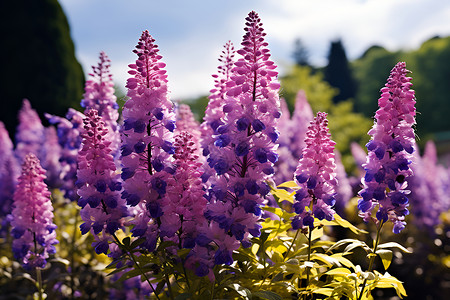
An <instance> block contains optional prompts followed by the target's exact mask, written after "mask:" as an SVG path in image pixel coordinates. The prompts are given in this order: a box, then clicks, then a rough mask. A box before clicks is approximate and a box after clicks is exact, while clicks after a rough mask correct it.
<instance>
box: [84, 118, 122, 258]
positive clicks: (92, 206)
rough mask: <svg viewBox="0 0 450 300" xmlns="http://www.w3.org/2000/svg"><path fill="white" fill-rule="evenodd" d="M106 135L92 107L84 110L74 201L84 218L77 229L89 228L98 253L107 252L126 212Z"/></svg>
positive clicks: (100, 119) (106, 131) (87, 229)
mask: <svg viewBox="0 0 450 300" xmlns="http://www.w3.org/2000/svg"><path fill="white" fill-rule="evenodd" d="M107 135H108V129H107V127H106V125H105V122H104V121H103V120H102V117H100V116H99V115H98V113H97V111H96V110H95V109H90V110H88V111H87V112H86V118H85V119H84V131H83V133H82V135H81V136H82V138H83V143H82V148H81V150H80V152H79V154H78V172H77V177H78V187H79V188H78V195H79V196H80V199H79V200H78V205H80V206H81V208H82V209H81V212H80V215H81V218H82V219H83V221H84V223H83V224H81V226H80V229H81V233H82V234H86V233H87V232H89V231H92V232H93V234H94V236H95V238H96V242H95V252H96V253H98V254H100V253H104V254H107V252H108V249H109V243H110V242H111V241H113V240H112V235H114V234H115V232H116V231H117V230H118V229H119V228H122V227H123V222H124V217H126V216H127V215H128V211H127V207H126V205H125V200H123V199H122V198H121V197H120V191H121V190H122V184H121V180H120V176H119V174H117V173H116V166H115V164H114V158H113V156H112V153H111V152H112V150H111V148H110V145H111V142H110V141H107V140H106V137H107Z"/></svg>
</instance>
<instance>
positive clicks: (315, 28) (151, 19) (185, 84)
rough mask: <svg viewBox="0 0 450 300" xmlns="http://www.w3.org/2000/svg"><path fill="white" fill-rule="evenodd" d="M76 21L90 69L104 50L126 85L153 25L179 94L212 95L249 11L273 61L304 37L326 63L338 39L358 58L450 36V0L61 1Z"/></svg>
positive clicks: (285, 58)
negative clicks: (377, 49) (224, 52)
mask: <svg viewBox="0 0 450 300" xmlns="http://www.w3.org/2000/svg"><path fill="white" fill-rule="evenodd" d="M60 1H61V3H62V5H63V7H64V8H65V11H66V14H67V15H68V17H69V21H70V23H71V28H72V33H73V38H74V40H75V43H76V49H77V55H78V57H79V59H80V60H81V63H82V64H83V66H84V69H85V71H86V72H88V71H90V67H89V66H90V65H92V64H96V63H97V57H98V52H99V51H101V50H104V51H105V52H106V53H107V54H108V55H109V56H110V58H111V60H112V71H113V72H114V77H115V78H116V80H117V82H118V83H119V85H122V86H123V85H124V84H125V81H126V78H127V77H128V75H127V71H128V67H127V65H128V64H129V63H132V62H133V61H134V60H135V57H134V55H133V54H132V52H131V51H132V50H133V48H134V45H135V44H136V43H137V40H138V38H139V34H140V32H141V31H142V30H143V29H149V30H150V32H151V34H152V35H153V36H154V37H155V38H156V41H157V43H158V45H159V46H160V49H161V54H162V55H163V57H164V61H165V62H166V63H167V70H168V75H169V80H170V81H169V87H170V89H171V90H172V97H173V98H175V99H176V98H184V97H195V96H198V95H201V94H207V92H208V90H209V89H211V87H212V84H213V81H212V79H211V77H210V76H211V74H212V73H215V72H216V67H217V63H218V62H217V58H218V55H219V54H220V51H221V47H222V45H223V44H224V43H225V42H226V41H227V40H230V39H231V40H232V41H233V42H234V43H235V45H236V47H237V48H239V43H240V40H241V37H242V35H243V32H244V31H243V26H244V23H245V20H244V18H245V16H246V14H247V13H248V12H249V11H250V10H252V9H254V10H255V11H257V12H258V13H259V14H260V16H261V18H262V22H263V23H264V29H265V31H266V32H267V40H268V41H269V47H270V48H271V50H272V54H273V56H272V58H273V59H274V60H275V61H276V63H278V64H280V65H281V66H284V65H286V64H288V63H290V62H291V58H290V55H291V53H292V50H293V49H292V48H293V44H294V40H295V39H296V38H301V39H302V41H303V43H304V44H305V45H306V46H307V47H308V48H309V52H310V55H311V61H312V62H313V63H316V64H325V63H326V56H327V54H328V49H329V45H330V41H331V40H335V39H337V38H341V39H342V41H343V43H344V46H345V49H346V51H347V55H348V57H349V58H351V59H353V58H356V57H358V56H359V55H361V54H362V53H363V51H365V50H366V49H367V48H368V47H370V46H371V45H373V44H378V45H381V46H384V47H386V48H387V49H389V50H393V51H395V50H399V49H404V48H406V49H410V48H416V47H418V46H419V45H420V44H421V43H422V42H423V41H424V40H426V39H428V38H430V37H431V36H433V35H436V34H440V35H444V36H445V35H450V22H449V21H448V20H450V3H449V2H448V0H395V1H394V0H366V1H363V0H340V1H336V0H318V1H305V0H280V1H273V0H248V1H240V0H228V1H202V0H190V1H184V0H183V1H181V0H179V1H175V0H171V1H159V2H154V1H147V0H145V1H144V0H139V1H133V2H124V1H111V0H110V1H107V0H97V1H89V0H60Z"/></svg>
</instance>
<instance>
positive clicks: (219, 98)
mask: <svg viewBox="0 0 450 300" xmlns="http://www.w3.org/2000/svg"><path fill="white" fill-rule="evenodd" d="M235 55H236V51H235V50H234V45H233V43H232V42H231V41H228V42H227V43H226V44H225V45H224V50H222V54H221V55H220V57H219V62H220V63H221V65H219V66H218V67H217V73H218V74H214V75H213V78H214V89H212V90H211V91H210V93H211V94H210V95H209V97H208V98H209V102H208V105H207V106H206V110H205V116H204V117H203V123H202V124H201V146H202V149H203V155H204V156H207V155H208V154H209V153H210V147H212V146H213V144H214V137H213V134H214V132H215V131H216V130H217V128H218V127H219V126H220V125H223V122H222V120H221V118H222V117H223V109H222V106H223V105H224V99H225V97H226V92H227V82H228V81H229V80H230V77H231V74H232V71H231V70H232V69H233V65H234V61H235V59H234V56H235Z"/></svg>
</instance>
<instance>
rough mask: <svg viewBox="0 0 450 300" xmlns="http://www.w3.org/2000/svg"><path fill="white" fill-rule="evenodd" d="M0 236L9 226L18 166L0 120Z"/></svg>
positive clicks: (18, 171) (7, 135)
mask: <svg viewBox="0 0 450 300" xmlns="http://www.w3.org/2000/svg"><path fill="white" fill-rule="evenodd" d="M0 153H1V155H0V225H1V226H0V228H1V229H0V236H3V234H5V233H6V231H7V228H8V226H9V220H8V217H7V216H8V215H9V214H10V213H11V207H12V202H13V200H12V199H13V195H14V190H15V188H16V183H17V177H18V176H19V174H20V166H19V164H18V162H17V160H16V157H15V156H14V145H13V143H12V141H11V139H10V138H9V134H8V131H7V130H6V128H5V125H4V124H3V122H1V121H0Z"/></svg>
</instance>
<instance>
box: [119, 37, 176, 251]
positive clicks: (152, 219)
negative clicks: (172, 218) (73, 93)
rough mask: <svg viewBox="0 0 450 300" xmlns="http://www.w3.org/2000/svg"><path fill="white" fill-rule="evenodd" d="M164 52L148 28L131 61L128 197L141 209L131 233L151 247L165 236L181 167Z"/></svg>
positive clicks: (125, 133) (125, 149) (125, 158)
mask: <svg viewBox="0 0 450 300" xmlns="http://www.w3.org/2000/svg"><path fill="white" fill-rule="evenodd" d="M158 51H159V49H158V47H157V45H156V44H155V40H154V39H153V38H152V36H151V35H150V34H149V33H148V31H144V32H143V33H142V35H141V37H140V39H139V43H138V45H137V46H136V49H135V50H134V51H133V52H134V53H136V54H137V56H138V59H137V60H136V63H135V64H130V65H129V67H130V68H131V70H130V71H128V73H129V74H130V75H132V77H131V78H129V79H128V81H127V88H128V93H127V95H128V97H129V99H128V100H127V102H126V103H125V105H124V108H123V118H124V123H123V127H121V134H122V146H121V154H122V165H123V168H122V179H123V181H124V184H123V186H124V191H123V192H122V198H123V199H126V201H127V203H128V205H130V206H133V207H136V208H135V211H136V214H135V216H134V219H133V221H132V224H133V225H134V227H133V229H132V230H131V231H132V233H133V236H136V237H143V238H145V239H146V242H145V243H144V244H142V247H144V248H147V249H148V250H150V251H152V250H153V249H154V247H155V245H156V239H157V237H158V234H159V233H158V230H159V229H158V227H159V225H158V224H157V223H158V219H159V218H160V217H161V216H162V215H163V208H162V202H163V198H164V197H165V194H166V188H167V178H168V177H169V176H171V174H172V173H173V172H174V171H175V170H174V167H173V165H172V155H173V154H174V153H175V148H174V146H173V131H174V129H175V116H174V113H173V104H172V102H170V100H169V99H168V96H167V75H166V71H165V70H164V69H163V68H164V67H165V64H164V63H163V62H161V61H160V60H161V55H159V54H158Z"/></svg>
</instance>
